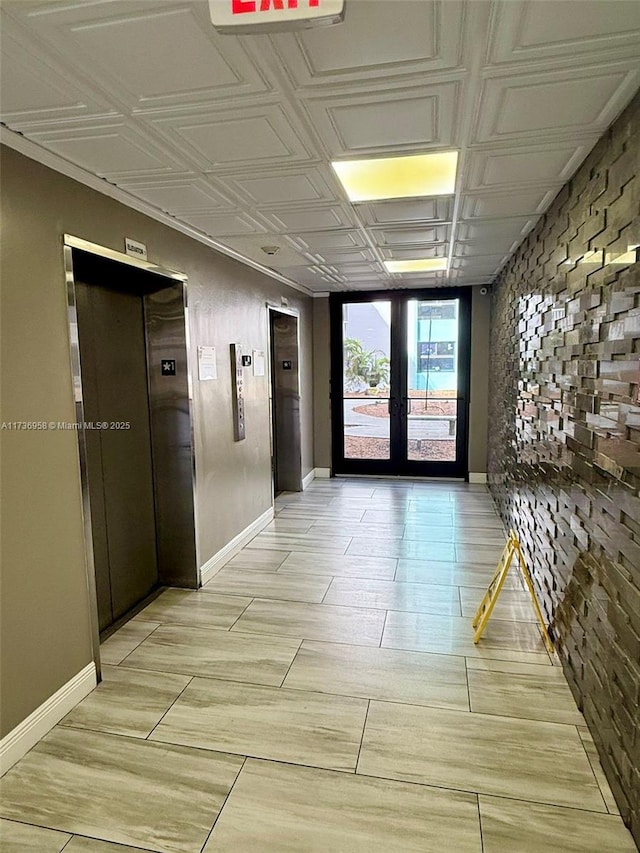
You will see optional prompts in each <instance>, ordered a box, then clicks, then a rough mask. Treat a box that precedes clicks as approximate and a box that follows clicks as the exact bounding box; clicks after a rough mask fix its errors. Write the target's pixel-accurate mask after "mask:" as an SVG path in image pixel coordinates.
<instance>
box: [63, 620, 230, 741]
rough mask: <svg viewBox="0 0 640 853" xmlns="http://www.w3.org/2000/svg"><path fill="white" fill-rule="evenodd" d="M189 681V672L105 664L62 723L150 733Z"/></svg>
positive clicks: (116, 731)
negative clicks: (97, 681) (93, 685)
mask: <svg viewBox="0 0 640 853" xmlns="http://www.w3.org/2000/svg"><path fill="white" fill-rule="evenodd" d="M159 630H161V629H159ZM221 633H222V632H221ZM225 633H226V632H225ZM189 681H190V678H189V677H188V676H186V675H171V674H167V673H155V672H132V671H128V670H126V669H124V668H123V667H121V666H105V667H103V669H102V681H101V682H100V684H98V686H97V687H96V688H95V689H94V690H93V691H92V692H91V693H90V694H89V695H88V696H87V697H86V699H83V700H82V702H80V703H79V704H78V705H76V706H75V708H74V709H73V710H72V711H70V712H69V713H68V714H67V715H66V717H65V718H64V719H63V720H62V722H61V725H63V726H72V727H73V728H76V729H92V730H93V731H99V732H111V733H112V734H118V735H128V736H130V737H146V736H147V735H148V734H149V733H150V732H151V731H152V729H153V728H154V726H156V725H157V723H158V722H159V721H160V719H161V717H162V715H163V714H164V713H165V711H167V709H168V708H169V707H170V706H171V705H172V704H173V702H175V700H176V699H177V698H178V696H179V695H180V693H182V691H183V690H184V688H185V687H186V686H187V684H188V683H189Z"/></svg>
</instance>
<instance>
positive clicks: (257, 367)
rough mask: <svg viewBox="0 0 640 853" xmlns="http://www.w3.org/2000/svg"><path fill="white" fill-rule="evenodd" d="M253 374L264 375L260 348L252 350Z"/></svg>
mask: <svg viewBox="0 0 640 853" xmlns="http://www.w3.org/2000/svg"><path fill="white" fill-rule="evenodd" d="M253 375H254V376H264V351H263V350H261V349H254V351H253Z"/></svg>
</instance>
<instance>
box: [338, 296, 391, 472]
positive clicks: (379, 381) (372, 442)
mask: <svg viewBox="0 0 640 853" xmlns="http://www.w3.org/2000/svg"><path fill="white" fill-rule="evenodd" d="M390 377H391V302H390V301H371V302H348V303H346V304H344V305H343V306H342V407H343V436H342V441H343V450H344V458H345V459H381V460H382V459H390V458H391V418H390V409H391V406H390V384H389V383H390Z"/></svg>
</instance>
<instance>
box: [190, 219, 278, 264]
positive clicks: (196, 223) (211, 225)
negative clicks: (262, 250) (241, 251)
mask: <svg viewBox="0 0 640 853" xmlns="http://www.w3.org/2000/svg"><path fill="white" fill-rule="evenodd" d="M180 218H181V219H182V220H184V221H185V222H187V223H189V225H193V227H194V228H197V229H198V231H202V232H203V233H204V234H208V235H209V236H210V237H213V238H218V237H228V236H233V235H245V234H260V233H265V232H266V231H267V229H266V228H265V227H264V226H263V225H261V224H260V223H259V222H257V221H256V220H255V219H253V217H251V216H249V215H248V214H246V213H240V214H238V213H235V212H232V211H229V212H228V213H217V214H213V213H184V214H182V216H181V217H180ZM271 242H272V241H271V240H270V239H265V238H262V240H261V243H263V244H265V243H271ZM266 257H267V256H266V255H264V257H263V258H262V259H261V260H262V261H264V260H266Z"/></svg>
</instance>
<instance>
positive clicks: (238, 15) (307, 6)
mask: <svg viewBox="0 0 640 853" xmlns="http://www.w3.org/2000/svg"><path fill="white" fill-rule="evenodd" d="M344 4H345V0H209V11H210V13H211V21H212V22H213V25H214V27H215V28H216V29H217V30H219V31H220V32H224V33H261V32H269V31H277V30H294V29H301V28H303V27H313V26H328V25H329V24H339V23H340V21H342V19H343V18H344Z"/></svg>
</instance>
